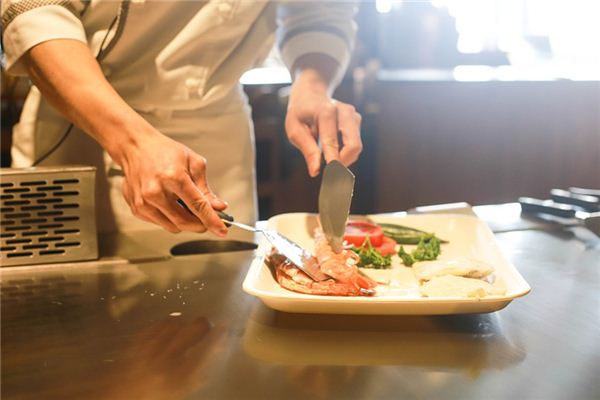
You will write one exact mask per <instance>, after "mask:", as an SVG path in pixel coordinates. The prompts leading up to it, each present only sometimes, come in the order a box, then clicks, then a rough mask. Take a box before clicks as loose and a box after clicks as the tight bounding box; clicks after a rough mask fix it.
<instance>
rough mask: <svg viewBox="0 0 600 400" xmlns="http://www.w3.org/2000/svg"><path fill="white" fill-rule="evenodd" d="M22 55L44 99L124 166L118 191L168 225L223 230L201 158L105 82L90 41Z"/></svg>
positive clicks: (48, 44)
mask: <svg viewBox="0 0 600 400" xmlns="http://www.w3.org/2000/svg"><path fill="white" fill-rule="evenodd" d="M23 62H24V64H25V67H26V68H27V72H28V74H29V76H30V77H31V79H32V81H33V82H34V83H35V85H36V86H37V87H38V88H39V89H40V91H41V92H42V94H43V95H44V96H45V98H47V99H49V101H50V102H51V103H52V104H53V105H54V106H55V107H56V108H57V109H58V110H60V111H61V112H62V113H63V114H64V115H65V116H66V117H67V118H68V119H69V120H70V121H72V122H73V123H74V124H75V125H76V126H78V127H79V128H81V129H83V131H84V132H86V133H87V134H88V135H90V136H91V137H93V138H94V139H95V140H97V141H98V143H100V145H101V146H102V147H103V148H104V149H105V150H106V151H107V152H108V153H109V154H110V155H111V157H112V159H113V160H115V161H116V162H117V164H119V165H120V166H121V167H122V168H123V171H124V172H125V180H124V183H123V194H124V196H125V199H126V200H127V202H128V203H129V206H130V207H131V210H132V211H133V213H134V214H135V215H137V216H138V217H140V218H142V219H144V220H146V221H150V222H154V223H155V224H158V225H160V226H162V227H163V228H165V229H166V230H168V231H171V232H179V231H182V230H186V231H196V232H204V231H206V230H207V229H208V230H209V231H211V232H213V233H215V234H217V235H221V236H222V235H225V234H226V233H227V228H226V227H225V224H223V222H221V220H220V219H219V217H218V216H217V214H216V212H215V211H214V210H213V209H216V210H222V209H224V208H225V207H226V204H225V203H223V202H222V201H220V200H219V199H218V198H217V197H216V196H215V195H214V193H213V192H212V191H211V190H210V188H209V186H208V183H207V181H206V160H205V159H204V158H202V157H201V156H199V155H198V154H195V153H194V152H193V151H191V150H190V149H188V148H187V147H185V146H183V145H182V144H179V143H177V142H175V141H173V140H171V139H169V138H167V137H166V136H164V135H163V134H161V133H160V132H158V131H157V130H156V129H154V128H153V127H152V126H151V125H150V124H149V123H148V122H147V121H146V120H144V119H143V118H142V117H141V116H140V115H139V114H137V113H136V112H135V110H133V109H132V108H131V106H129V104H127V103H126V102H125V101H124V100H123V99H122V98H121V96H119V94H118V93H117V92H116V91H115V89H114V88H113V87H112V86H111V85H110V84H109V83H108V81H107V80H106V78H105V77H104V75H103V73H102V70H101V69H100V66H99V65H98V62H97V61H96V59H95V58H94V56H93V55H92V53H91V52H90V49H89V48H88V47H87V44H85V43H82V42H80V41H79V40H72V39H55V40H48V41H44V42H42V43H40V44H38V45H36V46H34V47H32V48H31V49H30V50H28V51H27V53H26V54H25V55H24V56H23ZM178 199H181V200H182V201H183V202H185V204H186V205H187V207H188V208H189V209H190V210H191V211H192V213H193V215H192V214H191V213H189V212H187V211H186V210H184V209H183V208H182V207H181V206H180V205H179V204H178V203H177V200H178Z"/></svg>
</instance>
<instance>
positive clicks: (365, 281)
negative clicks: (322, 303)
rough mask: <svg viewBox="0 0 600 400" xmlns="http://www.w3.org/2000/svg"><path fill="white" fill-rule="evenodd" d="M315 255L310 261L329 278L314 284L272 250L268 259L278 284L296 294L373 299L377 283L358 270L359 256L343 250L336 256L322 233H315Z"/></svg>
mask: <svg viewBox="0 0 600 400" xmlns="http://www.w3.org/2000/svg"><path fill="white" fill-rule="evenodd" d="M315 254H316V256H315V257H313V258H312V259H311V260H309V262H316V263H318V265H319V267H320V269H321V271H322V272H323V273H325V274H326V275H328V276H330V277H331V278H330V279H326V280H324V281H314V280H312V279H311V278H310V277H309V276H308V275H306V274H305V273H304V272H302V271H301V270H300V269H298V268H297V267H296V266H295V265H294V264H293V263H291V262H290V261H289V260H288V259H287V258H285V257H284V256H282V255H281V254H278V253H277V252H275V250H274V251H273V253H272V254H271V256H270V257H269V258H268V259H267V263H268V265H269V266H270V267H271V269H272V270H273V271H274V273H275V279H276V280H277V282H278V283H279V284H280V285H281V286H283V287H284V288H286V289H288V290H292V291H294V292H299V293H306V294H316V295H328V296H372V295H374V294H375V290H374V288H375V286H377V283H376V282H374V281H373V280H371V279H369V278H368V277H366V276H364V275H362V274H361V273H360V271H359V270H358V268H357V267H356V261H357V260H356V257H357V256H356V254H355V253H354V252H352V251H350V250H343V251H342V252H341V253H340V254H336V253H334V252H333V250H332V249H331V246H329V243H328V242H327V239H326V238H325V236H324V235H323V233H322V232H321V230H317V231H316V232H315Z"/></svg>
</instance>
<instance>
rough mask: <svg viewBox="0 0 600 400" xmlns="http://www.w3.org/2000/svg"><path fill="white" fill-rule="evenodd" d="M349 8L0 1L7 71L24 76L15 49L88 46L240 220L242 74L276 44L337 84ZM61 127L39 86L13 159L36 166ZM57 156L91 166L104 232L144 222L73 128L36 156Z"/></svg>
mask: <svg viewBox="0 0 600 400" xmlns="http://www.w3.org/2000/svg"><path fill="white" fill-rule="evenodd" d="M354 8H355V5H354V4H353V3H352V2H340V1H319V2H316V1H306V0H305V1H296V2H290V1H280V2H267V1H253V0H211V1H202V2H200V1H144V0H132V1H106V0H104V1H103V0H92V1H80V0H3V1H2V10H1V13H2V26H3V45H4V51H5V57H6V68H7V71H8V72H9V73H12V74H17V75H23V74H25V73H26V71H25V69H24V67H23V65H22V63H21V56H22V55H23V54H24V53H25V52H26V51H27V50H29V49H30V48H32V47H33V46H35V45H37V44H39V43H42V42H44V41H47V40H53V39H74V40H79V41H82V42H84V43H86V44H87V45H88V46H89V47H90V49H91V51H92V52H93V54H95V55H98V54H100V56H99V57H98V59H99V62H100V65H101V67H102V70H103V72H104V74H105V76H106V78H107V79H108V81H109V82H110V83H111V85H112V86H113V87H114V88H115V89H116V91H117V92H118V93H119V94H120V95H121V96H122V97H123V99H125V101H127V103H128V104H129V105H131V106H132V107H133V108H134V109H135V110H136V111H137V112H138V113H140V115H142V116H143V117H144V118H146V119H147V120H148V121H149V122H150V123H151V124H152V125H153V126H154V127H155V128H157V129H158V130H159V131H161V132H162V133H164V134H165V135H168V136H169V137H172V138H174V139H176V140H178V141H180V142H182V143H184V144H185V145H187V146H188V147H190V148H191V149H192V150H194V151H196V152H197V153H199V154H201V155H202V156H204V157H205V158H206V159H207V160H208V180H209V184H210V185H211V187H212V189H213V191H215V193H217V195H219V196H220V197H221V198H222V199H224V200H226V201H228V202H229V204H230V207H229V212H231V214H232V215H234V216H235V217H236V218H237V219H238V220H240V221H245V222H253V221H254V220H255V219H256V190H255V173H254V164H255V162H254V138H253V127H252V124H251V119H250V110H249V107H248V104H247V99H246V97H245V95H244V94H243V91H242V90H241V88H240V85H239V83H238V81H239V77H240V76H241V75H242V74H243V73H244V72H245V71H246V70H248V69H249V68H252V67H253V66H256V65H258V64H259V63H260V62H261V61H262V60H263V59H264V57H265V56H266V55H267V54H268V52H269V50H270V49H271V48H272V46H273V43H274V42H275V41H277V44H278V46H279V50H280V54H281V56H282V59H283V61H284V62H285V63H286V65H288V66H289V67H291V66H292V65H293V64H294V62H295V61H296V59H297V58H298V57H300V56H302V55H304V54H307V53H324V54H327V55H329V56H331V57H333V58H334V59H336V60H337V61H338V63H339V71H338V74H337V80H338V81H339V79H341V76H342V74H343V71H344V70H345V68H346V66H347V64H348V61H349V57H350V51H351V48H352V45H353V39H354V34H355V30H356V28H355V25H354V23H353V20H352V18H353V16H354V12H355V10H354ZM113 21H114V24H112V29H109V27H110V26H111V23H112V22H113ZM103 42H104V44H103V46H102V49H100V46H101V45H102V43H103ZM68 125H69V123H68V121H66V120H65V119H64V118H63V117H62V116H61V115H60V114H59V113H58V112H57V111H56V110H55V109H53V108H52V107H51V106H50V105H49V104H48V103H47V102H46V101H45V100H44V99H43V98H42V97H41V96H40V93H39V91H38V90H37V89H36V88H35V87H34V88H33V89H32V90H31V92H30V94H29V96H28V98H27V100H26V103H25V106H24V110H23V113H22V116H21V120H20V122H19V124H17V125H16V126H15V129H14V132H13V133H14V136H13V142H14V144H13V150H12V156H13V165H14V166H15V167H24V166H29V165H31V163H32V161H33V160H35V159H37V158H38V157H39V156H41V155H42V154H44V153H45V152H46V151H47V150H48V149H49V148H51V147H52V146H53V145H54V144H55V143H56V142H57V141H58V140H59V138H60V137H61V136H62V135H63V133H64V131H65V130H66V128H67V126H68ZM115 134H118V132H115ZM148 162H152V160H148ZM57 164H92V165H96V166H97V167H98V180H97V208H98V224H99V229H100V230H101V231H110V230H115V229H120V230H129V231H133V230H138V229H148V228H150V227H151V226H150V225H149V224H147V223H145V222H143V221H141V220H138V219H135V218H133V217H132V215H131V213H130V211H129V207H128V206H127V204H126V203H125V201H124V199H123V197H122V194H121V185H122V179H123V178H122V177H121V176H118V175H116V174H113V173H112V171H114V170H115V169H118V167H117V166H116V165H115V164H114V162H113V161H112V160H111V159H110V157H109V156H108V154H106V153H105V152H104V151H103V150H102V149H101V148H100V147H99V146H98V145H97V143H96V142H94V141H93V140H92V139H91V138H90V137H88V136H87V135H85V134H83V132H81V131H80V130H79V129H77V128H75V129H74V130H73V131H72V132H71V133H70V135H69V136H68V138H67V140H66V141H65V142H64V143H63V144H62V145H61V147H60V148H59V149H58V150H57V151H56V152H54V153H53V154H52V156H50V157H48V158H47V159H46V160H45V161H44V162H43V163H42V165H57Z"/></svg>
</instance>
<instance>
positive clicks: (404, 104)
mask: <svg viewBox="0 0 600 400" xmlns="http://www.w3.org/2000/svg"><path fill="white" fill-rule="evenodd" d="M372 98H373V99H374V100H375V101H376V103H377V104H378V109H379V110H378V113H377V132H376V135H377V138H376V140H375V142H376V167H375V170H376V171H377V172H376V179H375V182H373V184H374V185H373V186H374V188H375V192H376V195H375V202H374V206H373V211H376V212H384V211H393V210H403V209H406V208H409V207H413V206H417V205H425V204H436V203H444V202H455V201H467V202H470V203H472V204H485V203H499V202H509V201H514V200H515V199H517V198H518V197H519V196H523V195H527V196H536V197H547V196H548V191H549V190H550V189H552V188H555V187H559V188H566V187H568V186H584V187H596V188H600V82H573V81H539V82H499V81H491V82H455V81H431V82H408V81H381V82H378V84H377V85H376V87H375V88H374V93H373V94H372ZM359 190H366V188H359Z"/></svg>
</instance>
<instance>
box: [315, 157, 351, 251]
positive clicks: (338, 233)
mask: <svg viewBox="0 0 600 400" xmlns="http://www.w3.org/2000/svg"><path fill="white" fill-rule="evenodd" d="M353 192H354V174H353V173H352V172H350V170H349V169H348V168H346V167H344V165H343V164H342V163H340V162H339V161H336V160H334V161H331V162H330V163H329V164H327V165H326V166H325V170H324V171H323V179H322V181H321V189H320V191H319V221H320V222H321V228H322V229H323V233H324V234H325V237H326V238H327V241H328V242H329V245H330V246H331V248H332V249H333V251H334V252H336V253H340V252H341V251H342V242H343V237H344V230H345V228H346V221H347V219H348V214H349V212H350V203H351V202H352V194H353Z"/></svg>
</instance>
